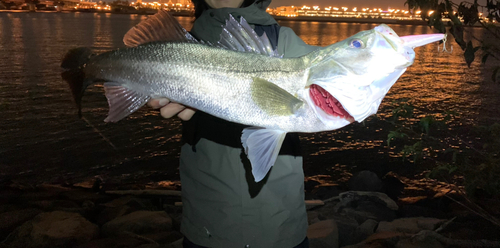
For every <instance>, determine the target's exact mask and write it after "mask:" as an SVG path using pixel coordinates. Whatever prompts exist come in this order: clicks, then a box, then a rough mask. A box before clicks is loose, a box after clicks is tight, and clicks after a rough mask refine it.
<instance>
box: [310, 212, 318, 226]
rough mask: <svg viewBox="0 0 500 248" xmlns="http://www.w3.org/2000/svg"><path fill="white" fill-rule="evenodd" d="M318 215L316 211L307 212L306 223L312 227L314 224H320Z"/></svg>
mask: <svg viewBox="0 0 500 248" xmlns="http://www.w3.org/2000/svg"><path fill="white" fill-rule="evenodd" d="M320 221H321V220H320V219H319V213H318V212H316V211H307V222H308V223H309V225H312V224H314V223H316V222H320Z"/></svg>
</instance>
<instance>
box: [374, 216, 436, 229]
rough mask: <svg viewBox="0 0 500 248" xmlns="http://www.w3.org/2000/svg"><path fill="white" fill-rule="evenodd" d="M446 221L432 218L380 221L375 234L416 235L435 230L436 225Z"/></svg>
mask: <svg viewBox="0 0 500 248" xmlns="http://www.w3.org/2000/svg"><path fill="white" fill-rule="evenodd" d="M445 221H446V220H441V219H434V218H424V217H422V218H401V219H396V220H394V221H392V222H387V221H381V222H380V223H379V224H378V228H377V231H376V232H377V233H379V232H402V233H418V232H420V231H421V230H435V229H436V228H437V227H438V225H440V224H442V223H444V222H445Z"/></svg>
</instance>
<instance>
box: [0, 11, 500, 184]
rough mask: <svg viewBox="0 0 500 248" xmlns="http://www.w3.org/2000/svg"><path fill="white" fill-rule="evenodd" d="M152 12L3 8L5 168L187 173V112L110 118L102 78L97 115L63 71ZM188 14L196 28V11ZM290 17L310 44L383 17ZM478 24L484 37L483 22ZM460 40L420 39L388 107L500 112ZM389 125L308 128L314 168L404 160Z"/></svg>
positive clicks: (23, 173)
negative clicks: (75, 51)
mask: <svg viewBox="0 0 500 248" xmlns="http://www.w3.org/2000/svg"><path fill="white" fill-rule="evenodd" d="M145 18H147V17H146V16H140V15H119V14H97V13H95V14H93V13H0V113H1V115H0V116H1V118H0V177H1V176H3V177H8V178H11V177H15V178H23V179H28V180H54V178H60V177H63V178H65V180H76V181H78V180H80V179H83V178H92V177H93V176H94V175H101V176H117V175H118V176H119V175H123V174H126V175H128V176H129V177H130V178H137V177H141V176H142V177H143V178H147V180H151V181H158V180H178V178H179V176H178V171H177V165H178V156H179V150H180V145H181V141H180V138H181V136H180V121H179V120H178V119H177V118H172V119H170V120H165V119H162V118H160V117H159V116H158V112H156V111H153V110H151V109H148V108H143V109H141V110H140V111H139V112H137V113H134V114H133V115H132V116H130V117H129V118H128V119H127V120H124V121H120V122H119V123H113V124H106V123H104V122H103V119H104V118H105V116H106V113H107V110H108V107H107V103H106V99H105V97H104V95H103V92H102V87H99V86H93V87H91V88H90V90H88V91H87V92H86V95H85V97H84V101H83V107H84V108H83V113H84V117H85V120H87V121H84V120H81V119H78V118H77V115H76V109H75V105H74V103H73V100H72V97H71V95H70V93H69V90H68V87H67V85H66V84H65V83H64V82H62V80H61V78H60V67H59V66H60V62H61V59H62V57H63V56H64V54H65V53H66V51H67V50H68V49H71V48H74V47H80V46H87V47H93V48H94V49H95V50H96V51H97V52H103V51H107V50H110V49H114V48H119V47H123V43H122V37H123V35H124V34H125V33H126V32H127V30H128V29H130V28H131V27H132V26H134V25H135V24H137V23H139V22H140V21H141V20H143V19H145ZM178 20H179V22H180V23H181V24H182V25H183V26H185V27H186V29H188V30H189V29H190V27H191V24H192V19H191V18H189V17H179V18H178ZM280 24H281V25H283V26H289V27H291V28H292V29H294V30H295V32H296V33H297V34H298V35H299V36H300V37H301V38H302V39H303V40H304V41H305V42H307V43H308V44H311V45H319V46H325V45H329V44H331V43H334V42H336V41H339V40H342V39H344V38H347V37H349V36H350V35H352V34H354V33H356V32H358V31H361V30H366V29H371V28H373V27H374V26H375V25H373V24H354V23H349V24H348V23H319V22H295V21H283V22H280ZM392 28H393V29H394V30H395V31H396V32H397V33H398V34H399V35H409V34H424V33H431V32H432V30H430V29H429V28H428V27H426V26H405V25H393V26H392ZM471 32H473V33H474V35H476V36H478V37H482V33H481V30H480V29H471ZM454 47H455V50H454V51H453V53H451V54H449V53H438V52H437V45H436V44H435V45H429V46H426V47H423V48H417V50H416V53H417V60H416V62H415V65H413V66H412V67H410V68H409V70H408V71H407V72H406V73H405V74H404V75H403V76H402V77H401V79H400V80H399V82H398V83H397V84H396V85H395V86H394V87H393V88H392V89H391V91H390V92H389V94H388V96H387V97H386V99H385V100H384V102H383V104H382V106H381V111H380V114H379V117H381V118H384V117H387V116H388V115H390V111H391V110H392V108H391V106H390V103H391V101H393V100H396V99H401V98H410V99H412V100H411V102H412V103H413V104H414V105H415V106H417V108H418V109H419V110H418V112H419V113H421V114H425V113H442V112H444V111H448V110H451V111H455V112H457V113H459V115H458V116H457V117H456V118H455V120H454V124H453V125H454V126H456V127H462V126H463V127H469V126H472V125H476V124H477V123H478V122H479V121H486V122H488V121H489V122H491V121H495V120H497V119H495V118H498V116H499V115H498V114H499V113H498V110H497V108H496V106H497V105H498V100H497V97H495V94H496V95H498V92H499V91H498V88H497V87H496V86H495V84H492V83H491V82H489V77H490V75H491V72H490V71H489V69H488V68H490V66H491V65H487V66H486V67H484V68H486V69H484V68H483V67H480V65H479V64H478V63H475V64H474V65H473V67H472V68H471V69H468V68H467V67H466V66H465V63H464V61H463V58H462V57H461V52H460V51H459V49H458V46H457V45H456V44H454ZM485 81H486V82H487V83H484V82H485ZM488 82H489V83H488ZM457 130H463V129H460V128H459V129H457ZM388 132H389V128H388V127H387V125H385V124H384V123H383V122H381V121H377V120H376V119H374V118H371V119H369V120H368V121H367V122H366V123H365V125H363V124H353V125H351V126H348V127H346V128H344V129H341V130H339V131H332V132H323V133H315V134H304V135H302V136H301V138H302V140H303V150H304V161H305V162H304V169H305V173H306V175H307V176H317V175H337V176H338V177H343V176H346V175H347V176H348V175H349V171H351V170H352V169H355V168H361V167H371V168H373V169H374V170H379V171H387V170H388V168H389V167H390V166H387V164H391V163H392V164H394V161H393V158H394V157H395V156H396V155H395V154H393V152H391V149H389V148H388V147H387V146H386V144H385V141H384V140H385V139H386V137H387V133H388ZM103 137H105V138H106V139H107V140H106V139H104V138H103ZM110 143H112V144H113V145H114V146H115V147H116V149H115V148H113V147H112V145H111V144H110ZM392 167H394V166H392ZM392 167H390V168H392ZM152 175H154V177H153V176H152ZM68 178H69V179H68Z"/></svg>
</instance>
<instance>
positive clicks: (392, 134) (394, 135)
mask: <svg viewBox="0 0 500 248" xmlns="http://www.w3.org/2000/svg"><path fill="white" fill-rule="evenodd" d="M405 137H408V135H407V134H405V133H400V132H398V131H390V132H389V134H388V135H387V146H391V140H392V139H403V138H405Z"/></svg>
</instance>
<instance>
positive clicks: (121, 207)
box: [97, 196, 148, 226]
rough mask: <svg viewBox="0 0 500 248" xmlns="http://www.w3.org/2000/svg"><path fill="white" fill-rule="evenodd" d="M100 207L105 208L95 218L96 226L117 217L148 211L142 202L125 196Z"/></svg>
mask: <svg viewBox="0 0 500 248" xmlns="http://www.w3.org/2000/svg"><path fill="white" fill-rule="evenodd" d="M102 206H104V207H105V208H104V210H102V211H101V213H100V214H99V216H98V218H97V224H98V225H101V226H102V225H104V223H106V222H108V221H110V220H113V219H115V218H117V217H120V216H123V215H126V214H130V213H132V212H135V211H139V210H148V206H147V205H146V203H144V201H142V200H140V199H137V198H133V197H131V196H125V197H121V198H118V199H115V200H112V201H110V202H108V203H105V204H102Z"/></svg>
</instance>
